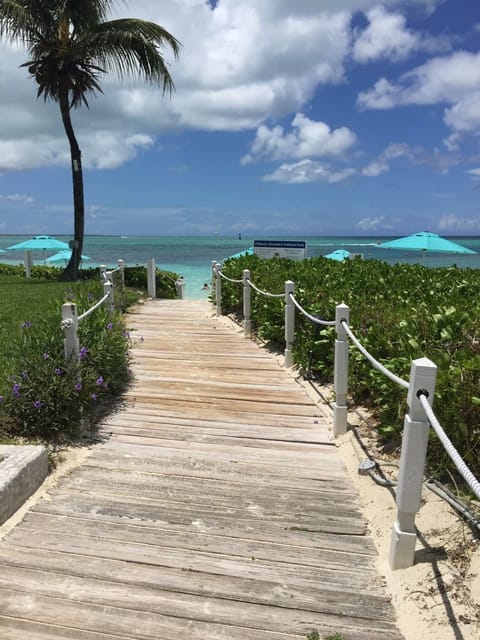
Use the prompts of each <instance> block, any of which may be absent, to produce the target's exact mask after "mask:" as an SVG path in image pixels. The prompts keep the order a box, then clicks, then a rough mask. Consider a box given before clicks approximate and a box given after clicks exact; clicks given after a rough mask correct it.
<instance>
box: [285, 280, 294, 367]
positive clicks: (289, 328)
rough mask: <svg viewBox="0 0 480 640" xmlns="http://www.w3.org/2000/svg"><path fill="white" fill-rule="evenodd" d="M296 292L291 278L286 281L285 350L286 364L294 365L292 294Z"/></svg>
mask: <svg viewBox="0 0 480 640" xmlns="http://www.w3.org/2000/svg"><path fill="white" fill-rule="evenodd" d="M291 293H292V294H293V293H295V284H294V283H293V282H292V281H291V280H287V281H286V282H285V351H284V354H283V355H284V364H285V366H286V367H293V355H292V348H293V341H294V340H295V305H294V304H293V301H292V298H291V297H290V294H291Z"/></svg>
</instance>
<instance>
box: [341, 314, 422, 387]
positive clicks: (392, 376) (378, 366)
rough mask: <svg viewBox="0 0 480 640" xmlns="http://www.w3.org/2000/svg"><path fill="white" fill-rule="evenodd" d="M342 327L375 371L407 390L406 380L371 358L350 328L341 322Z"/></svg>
mask: <svg viewBox="0 0 480 640" xmlns="http://www.w3.org/2000/svg"><path fill="white" fill-rule="evenodd" d="M342 325H343V327H344V329H345V331H346V332H347V334H348V337H349V338H350V340H351V341H352V342H353V344H354V345H355V346H356V347H357V349H358V350H359V351H360V353H361V354H362V355H363V356H365V358H366V359H367V360H368V361H369V362H370V363H371V364H372V365H373V366H374V367H375V369H377V370H378V371H380V373H383V375H384V376H386V377H387V378H389V379H390V380H391V381H392V382H395V384H398V385H399V386H400V387H403V388H404V389H408V386H409V385H408V382H407V381H406V380H403V378H400V377H399V376H397V375H395V374H394V373H392V372H391V371H390V370H389V369H387V368H386V367H385V366H384V365H383V364H382V363H381V362H379V361H378V360H376V359H375V358H374V357H373V356H372V354H371V353H370V352H369V351H367V349H365V347H364V346H363V345H362V343H361V342H360V340H359V339H358V338H357V337H356V335H355V334H354V333H353V331H352V330H351V328H350V327H349V326H348V323H347V322H345V321H344V320H342Z"/></svg>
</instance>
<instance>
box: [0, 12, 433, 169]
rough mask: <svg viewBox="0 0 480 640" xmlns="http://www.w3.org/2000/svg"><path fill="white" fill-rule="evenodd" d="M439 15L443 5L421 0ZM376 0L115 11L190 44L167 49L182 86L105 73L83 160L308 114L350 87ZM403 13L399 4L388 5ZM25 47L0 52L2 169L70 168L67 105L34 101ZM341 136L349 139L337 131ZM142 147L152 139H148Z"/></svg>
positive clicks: (101, 162)
mask: <svg viewBox="0 0 480 640" xmlns="http://www.w3.org/2000/svg"><path fill="white" fill-rule="evenodd" d="M414 2H415V4H416V5H417V6H419V5H420V6H421V7H424V8H425V9H426V10H429V9H431V8H432V7H433V6H435V4H436V3H437V2H438V0H414ZM376 4H377V1H376V0H322V3H321V8H320V9H319V4H318V2H317V1H316V0H296V1H295V2H294V3H292V2H291V0H262V1H261V2H258V0H221V2H219V3H218V5H217V7H216V9H215V10H212V9H211V8H210V6H209V5H208V3H207V2H206V0H164V1H163V2H162V3H159V2H158V0H137V1H136V2H135V3H128V4H124V3H118V4H116V5H115V11H116V15H117V16H125V15H135V16H137V17H139V18H144V19H148V20H153V21H156V22H158V23H160V24H162V25H163V26H164V27H165V28H167V29H168V30H169V31H170V32H171V33H173V34H174V35H175V36H176V37H177V38H178V39H179V40H180V41H181V42H182V45H183V48H182V51H181V56H180V60H179V61H178V62H176V61H174V60H173V59H172V56H171V55H170V53H169V52H168V51H166V59H167V63H168V64H169V65H170V70H171V73H172V76H173V78H174V81H175V85H176V93H175V94H174V95H173V97H172V99H171V100H170V99H169V98H168V97H163V96H162V92H161V90H159V89H158V88H155V87H151V86H146V85H145V84H144V83H142V82H140V81H138V82H136V81H133V80H131V81H129V82H124V83H122V84H120V83H119V82H117V81H116V80H115V79H114V78H111V77H108V76H105V78H104V79H103V80H102V87H103V89H104V94H103V95H100V96H99V97H98V99H92V100H90V106H91V109H90V111H87V110H85V109H80V110H78V111H77V112H75V113H73V120H74V127H75V131H76V133H77V137H78V139H79V142H80V145H81V147H82V150H83V158H84V163H85V165H87V166H92V167H97V168H111V167H116V166H118V165H119V164H122V163H124V162H127V161H128V160H129V159H131V158H132V157H133V156H134V155H135V154H136V153H138V152H140V151H141V150H142V149H144V148H146V147H149V146H150V144H152V142H151V141H153V142H154V141H155V139H156V138H157V137H158V136H160V135H162V134H163V133H164V132H166V131H173V130H175V129H177V130H178V129H180V128H194V129H201V130H212V131H214V130H215V131H241V130H247V129H253V128H257V127H258V126H259V125H260V124H261V123H262V122H265V121H266V120H268V119H271V118H276V119H278V118H281V117H285V116H286V115H287V114H290V113H295V112H298V111H300V110H301V109H302V108H304V106H305V104H306V103H308V101H309V100H311V98H312V96H313V95H314V93H315V91H316V89H317V88H318V86H320V85H326V84H333V83H339V82H342V81H344V63H345V60H346V59H347V58H348V55H349V53H350V46H351V31H350V22H351V16H352V12H355V11H369V10H370V9H372V7H374V6H375V5H376ZM383 4H384V5H385V6H387V7H395V6H397V5H398V4H399V2H398V0H385V1H384V2H383ZM25 59H26V54H25V52H24V50H23V49H22V48H21V47H17V46H10V45H3V46H0V94H1V95H2V102H1V104H0V169H2V168H3V169H6V170H8V169H23V168H32V167H39V166H52V165H59V164H68V162H69V154H68V146H67V143H66V140H65V137H64V132H63V128H62V125H61V121H60V116H59V112H58V106H57V105H55V104H46V105H45V104H43V102H39V101H37V100H36V98H35V93H36V87H35V84H34V82H33V81H32V80H31V79H29V78H28V73H27V71H26V69H25V68H22V69H20V68H19V65H20V64H21V63H22V62H24V61H25ZM338 135H340V134H338ZM142 140H145V142H143V141H142Z"/></svg>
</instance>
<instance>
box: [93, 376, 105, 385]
mask: <svg viewBox="0 0 480 640" xmlns="http://www.w3.org/2000/svg"><path fill="white" fill-rule="evenodd" d="M104 382H105V381H104V379H103V378H102V376H99V377H98V378H97V379H96V381H95V384H98V385H101V384H103V383H104Z"/></svg>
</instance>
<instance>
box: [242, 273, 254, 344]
mask: <svg viewBox="0 0 480 640" xmlns="http://www.w3.org/2000/svg"><path fill="white" fill-rule="evenodd" d="M249 280H250V271H249V270H248V269H244V270H243V335H244V336H245V337H246V338H250V336H251V334H252V321H251V319H250V314H251V289H250V284H249V282H248V281H249Z"/></svg>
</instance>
